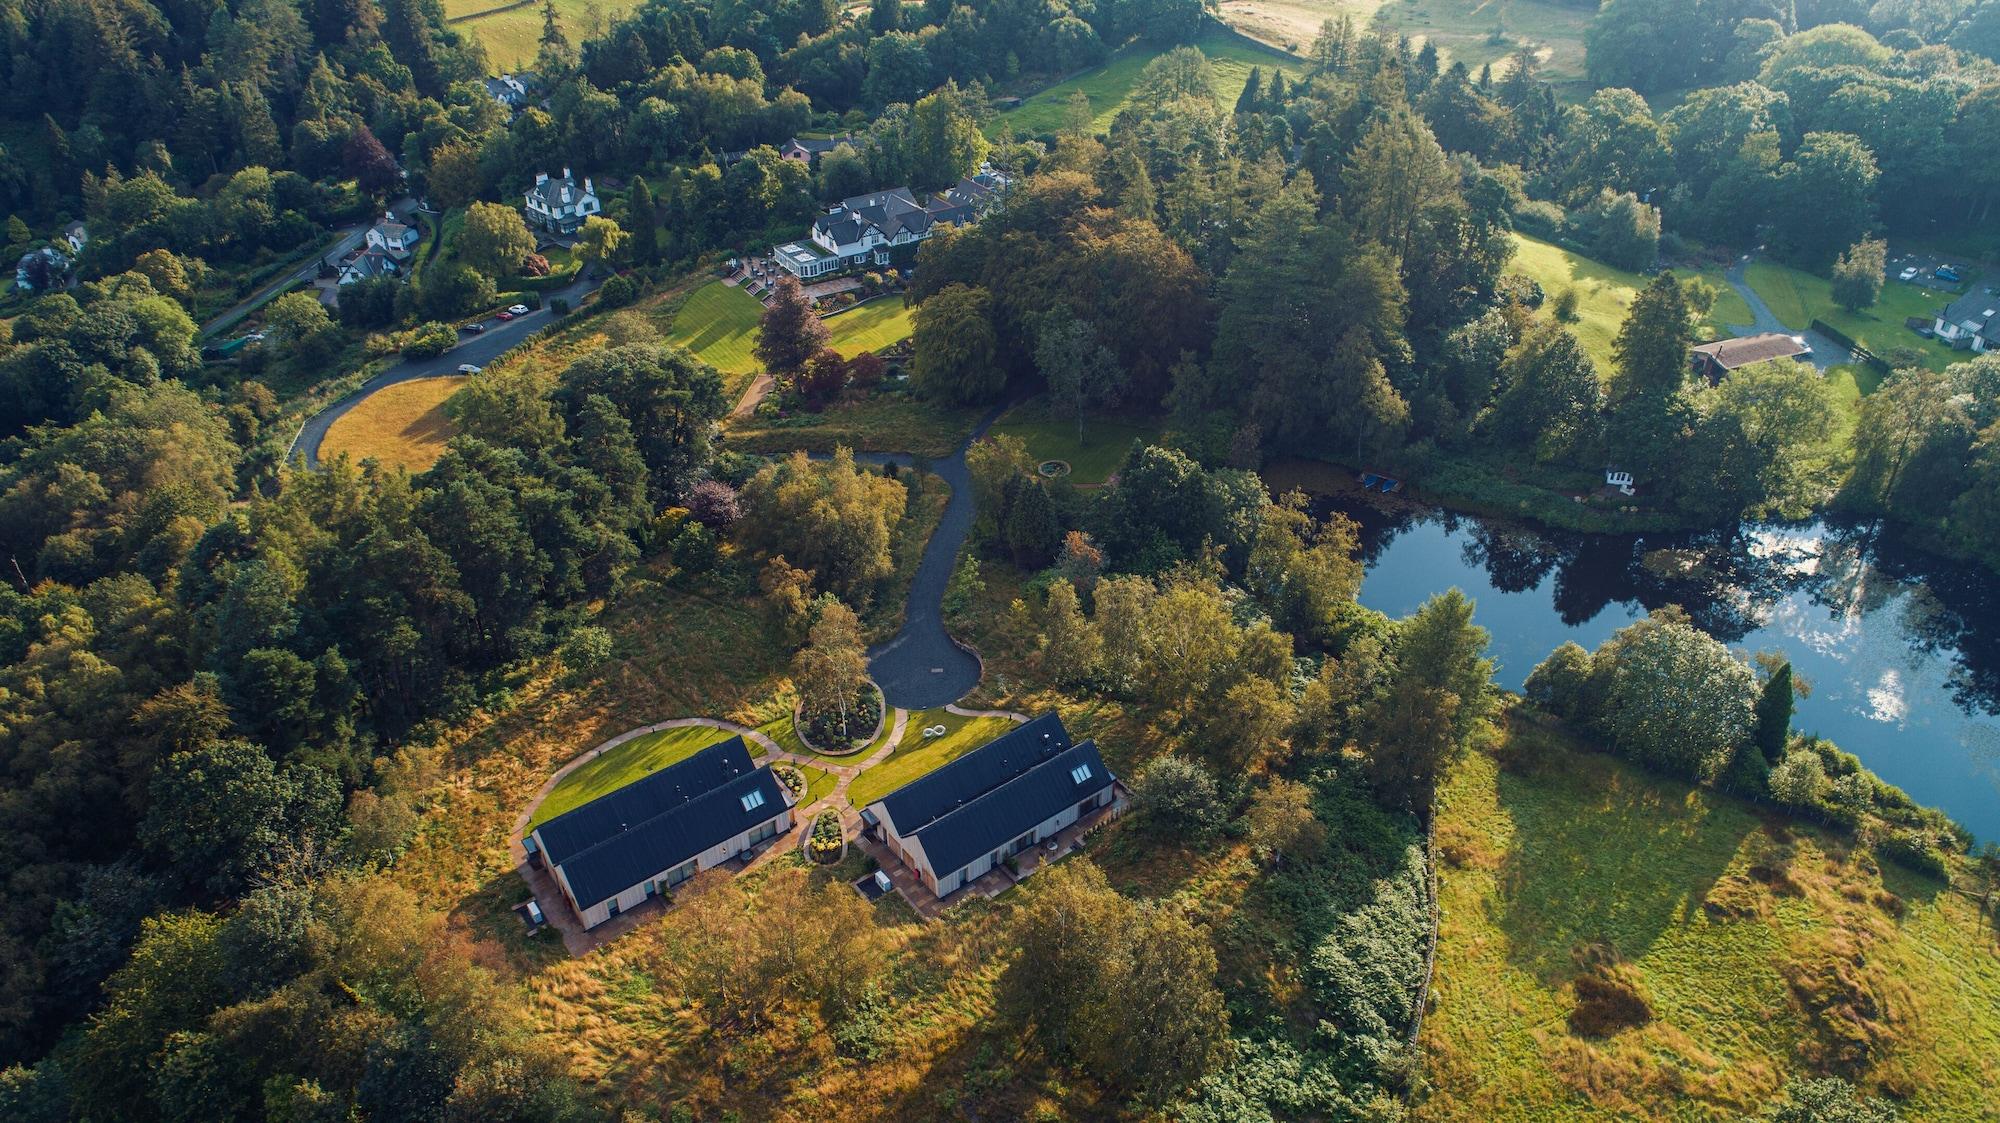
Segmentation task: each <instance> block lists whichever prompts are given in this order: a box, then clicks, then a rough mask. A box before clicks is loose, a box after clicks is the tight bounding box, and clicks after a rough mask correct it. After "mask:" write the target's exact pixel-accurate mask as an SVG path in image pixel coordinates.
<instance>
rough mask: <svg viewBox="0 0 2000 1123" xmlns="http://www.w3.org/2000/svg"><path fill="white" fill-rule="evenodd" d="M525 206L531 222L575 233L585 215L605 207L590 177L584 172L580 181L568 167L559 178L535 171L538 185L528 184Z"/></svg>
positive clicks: (596, 212) (550, 231)
mask: <svg viewBox="0 0 2000 1123" xmlns="http://www.w3.org/2000/svg"><path fill="white" fill-rule="evenodd" d="M525 207H526V210H527V212H528V223H529V225H531V226H539V227H541V228H542V229H543V230H546V231H548V232H549V233H551V234H574V233H576V232H577V230H578V229H579V228H580V227H582V226H583V220H584V219H586V218H589V217H590V216H591V215H594V214H598V213H600V212H602V211H603V210H604V207H603V205H602V204H600V203H599V202H598V201H597V191H596V189H595V188H594V187H592V186H591V182H590V177H589V176H584V177H583V183H582V184H581V185H578V183H577V182H576V179H575V178H574V177H572V176H571V175H570V172H569V169H568V168H564V169H563V174H562V177H561V178H560V179H558V178H556V177H554V176H551V175H548V174H547V173H545V172H536V173H535V185H534V186H533V187H530V188H528V194H527V200H526V203H525Z"/></svg>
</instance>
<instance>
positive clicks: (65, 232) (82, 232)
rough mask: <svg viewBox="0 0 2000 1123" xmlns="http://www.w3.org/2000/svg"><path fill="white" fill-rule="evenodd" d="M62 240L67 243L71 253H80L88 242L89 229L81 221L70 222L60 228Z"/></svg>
mask: <svg viewBox="0 0 2000 1123" xmlns="http://www.w3.org/2000/svg"><path fill="white" fill-rule="evenodd" d="M62 240H63V241H65V242H67V243H69V249H70V252H71V253H82V252H83V247H85V246H87V245H89V244H90V229H89V228H88V227H86V226H85V225H84V224H83V223H81V222H72V223H70V224H69V225H68V226H65V227H63V228H62Z"/></svg>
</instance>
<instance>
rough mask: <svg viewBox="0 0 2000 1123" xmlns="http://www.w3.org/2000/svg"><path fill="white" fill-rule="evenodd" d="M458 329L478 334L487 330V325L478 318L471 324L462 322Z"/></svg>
mask: <svg viewBox="0 0 2000 1123" xmlns="http://www.w3.org/2000/svg"><path fill="white" fill-rule="evenodd" d="M458 330H460V331H462V332H469V333H471V334H473V335H478V334H479V333H480V332H482V331H485V330H486V325H485V324H484V323H482V322H480V321H478V320H474V321H472V322H471V323H469V324H460V325H459V326H458Z"/></svg>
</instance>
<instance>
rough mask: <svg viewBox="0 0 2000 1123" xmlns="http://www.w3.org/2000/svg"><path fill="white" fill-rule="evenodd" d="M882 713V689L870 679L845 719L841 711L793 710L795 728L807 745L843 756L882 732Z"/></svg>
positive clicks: (814, 749) (815, 750) (793, 725)
mask: <svg viewBox="0 0 2000 1123" xmlns="http://www.w3.org/2000/svg"><path fill="white" fill-rule="evenodd" d="M882 714H883V709H882V690H881V688H880V687H877V686H876V685H875V684H874V683H872V682H871V683H869V684H868V685H867V686H866V687H864V688H863V689H862V691H861V693H860V694H859V695H858V696H856V697H855V699H854V704H853V705H851V706H849V707H848V708H847V717H846V719H845V720H843V719H842V718H841V715H840V714H839V713H807V712H805V711H804V710H802V709H801V710H795V711H793V713H792V727H793V729H794V730H796V731H797V733H798V735H799V740H801V741H804V742H805V744H806V747H807V748H810V749H812V750H813V751H814V752H819V753H826V754H828V755H829V756H841V755H843V754H846V753H852V752H858V751H860V750H861V749H863V748H865V747H866V746H867V745H868V743H869V742H870V741H873V740H874V739H875V735H876V734H877V733H880V732H881V731H882Z"/></svg>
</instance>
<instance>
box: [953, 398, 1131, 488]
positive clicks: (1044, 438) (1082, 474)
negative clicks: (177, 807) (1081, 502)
mask: <svg viewBox="0 0 2000 1123" xmlns="http://www.w3.org/2000/svg"><path fill="white" fill-rule="evenodd" d="M991 432H992V433H994V434H995V435H998V434H1001V433H1005V434H1008V435H1010V436H1015V437H1019V438H1021V441H1022V443H1024V444H1026V445H1027V446H1028V454H1029V455H1031V456H1033V457H1034V458H1035V459H1036V460H1038V461H1041V460H1061V461H1064V462H1065V463H1067V464H1068V465H1069V467H1070V474H1069V475H1068V476H1067V477H1066V478H1067V479H1068V480H1069V482H1070V483H1072V484H1076V485H1078V486H1081V487H1095V486H1098V485H1100V484H1102V483H1104V481H1105V480H1107V479H1109V478H1110V477H1111V474H1112V473H1113V472H1116V471H1117V470H1118V466H1119V465H1120V464H1122V463H1124V462H1125V454H1126V452H1128V451H1129V450H1130V449H1131V447H1132V442H1133V441H1152V440H1156V439H1158V437H1159V435H1160V422H1159V421H1158V420H1157V419H1153V420H1146V419H1128V418H1121V417H1092V418H1090V419H1089V420H1088V421H1086V422H1085V423H1084V427H1083V439H1082V440H1081V441H1078V440H1077V436H1076V421H1075V419H1073V418H1067V417H1057V416H1054V414H1053V413H1052V412H1051V411H1050V410H1049V409H1048V407H1047V406H1045V405H1043V404H1042V402H1041V401H1040V400H1037V401H1035V402H1031V403H1029V404H1027V405H1023V406H1020V407H1018V408H1016V409H1013V410H1010V411H1009V412H1008V413H1007V415H1006V416H1004V417H1002V418H1001V419H1000V420H999V421H997V422H995V423H994V425H993V428H992V430H991Z"/></svg>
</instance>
